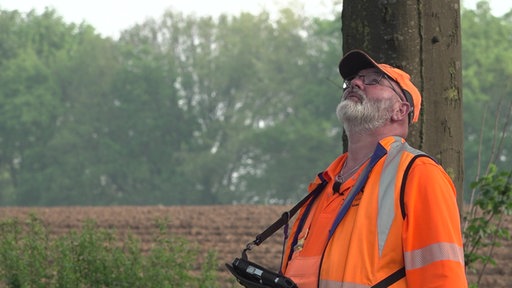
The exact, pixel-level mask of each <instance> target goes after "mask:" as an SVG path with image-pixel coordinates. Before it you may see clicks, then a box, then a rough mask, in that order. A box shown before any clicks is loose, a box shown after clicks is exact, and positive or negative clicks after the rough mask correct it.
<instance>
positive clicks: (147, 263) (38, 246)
mask: <svg viewBox="0 0 512 288" xmlns="http://www.w3.org/2000/svg"><path fill="white" fill-rule="evenodd" d="M198 250H199V249H197V248H195V247H191V245H189V243H188V242H187V241H186V240H184V239H182V238H175V237H172V238H171V237H168V236H167V235H166V233H165V229H164V225H161V227H160V232H159V233H158V235H156V238H155V244H154V245H153V247H151V249H150V250H149V251H148V252H147V253H142V251H141V243H140V241H139V240H138V239H137V238H135V237H133V236H127V237H126V239H123V240H121V239H119V236H118V235H116V233H115V231H109V230H105V229H99V228H98V227H97V225H96V224H95V223H94V222H92V221H87V222H86V223H84V226H83V227H82V229H80V231H75V230H72V231H70V232H69V233H67V234H64V235H61V236H55V237H51V235H50V233H49V232H48V230H47V229H46V228H45V227H44V225H43V223H42V222H41V221H40V220H39V219H38V218H37V217H36V216H31V217H30V219H29V220H27V222H26V223H21V222H20V221H19V220H18V219H17V218H13V219H7V220H3V221H2V222H0V287H13V288H14V287H16V288H17V287H45V288H51V287H59V288H60V287H62V288H64V287H66V288H68V287H173V288H181V287H186V288H193V287H198V288H206V287H218V286H217V275H216V255H215V253H213V252H209V253H208V255H207V256H206V258H205V259H204V260H203V261H202V264H201V266H199V265H198V264H196V263H197V262H198V256H199V251H198ZM193 271H201V272H196V273H194V272H193Z"/></svg>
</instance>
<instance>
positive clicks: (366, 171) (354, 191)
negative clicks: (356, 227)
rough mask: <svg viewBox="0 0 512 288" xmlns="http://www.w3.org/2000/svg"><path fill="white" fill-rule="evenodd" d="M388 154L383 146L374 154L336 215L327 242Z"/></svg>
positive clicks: (378, 147)
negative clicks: (377, 166)
mask: <svg viewBox="0 0 512 288" xmlns="http://www.w3.org/2000/svg"><path fill="white" fill-rule="evenodd" d="M386 154H387V150H386V149H385V148H384V147H382V146H381V145H378V146H377V148H376V149H375V152H373V154H372V156H371V158H370V163H368V165H366V167H365V168H364V171H363V173H362V174H361V176H359V178H358V179H357V182H356V184H355V185H354V186H353V187H352V189H351V190H350V193H349V194H348V197H347V199H346V200H345V202H343V205H342V206H341V208H340V211H339V212H338V215H336V218H335V219H334V222H333V223H332V226H331V229H329V237H328V238H327V242H329V239H331V237H332V235H333V234H334V231H336V228H337V227H338V225H339V224H340V223H341V220H343V217H345V215H346V214H347V212H348V209H349V208H350V206H352V202H353V201H354V199H355V198H356V195H357V194H359V192H360V191H361V190H362V188H363V187H364V185H365V184H366V181H367V180H368V176H369V175H370V171H371V170H372V169H373V167H374V166H375V164H377V162H379V160H380V159H381V158H382V157H384V155H386Z"/></svg>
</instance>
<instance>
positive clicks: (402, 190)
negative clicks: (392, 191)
mask: <svg viewBox="0 0 512 288" xmlns="http://www.w3.org/2000/svg"><path fill="white" fill-rule="evenodd" d="M420 157H428V158H430V159H432V160H433V161H434V162H436V163H437V161H436V160H435V159H433V158H432V157H430V156H429V155H427V154H418V155H415V156H414V157H413V158H412V159H411V161H409V163H408V164H407V167H406V168H405V171H404V175H403V176H402V184H401V185H400V211H401V212H402V219H404V220H405V216H407V215H406V214H405V184H406V182H407V181H406V180H407V176H408V175H409V171H410V170H411V167H412V164H413V163H414V161H416V159H418V158H420Z"/></svg>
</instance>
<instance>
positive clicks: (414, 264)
mask: <svg viewBox="0 0 512 288" xmlns="http://www.w3.org/2000/svg"><path fill="white" fill-rule="evenodd" d="M425 156H426V155H425V154H424V153H422V152H420V151H418V150H416V149H413V148H411V147H410V146H409V145H408V144H407V143H406V142H405V140H404V139H402V138H399V137H387V138H385V139H383V140H381V141H380V143H379V144H378V145H377V148H376V150H375V153H374V154H373V155H372V158H371V159H370V160H369V163H368V164H367V165H366V167H368V168H364V169H368V172H366V171H364V170H363V171H359V172H358V174H356V176H357V177H353V178H354V179H351V180H348V181H347V182H346V183H344V184H343V185H342V186H341V188H340V189H339V190H338V191H333V182H334V180H333V179H334V178H335V175H336V174H337V173H338V172H339V171H340V169H341V167H342V165H343V162H344V161H345V159H346V154H344V155H342V156H340V157H339V158H338V159H336V160H335V161H334V162H333V163H331V165H330V166H329V167H328V168H327V170H326V171H324V172H323V173H321V174H320V175H321V176H320V177H317V178H316V179H315V181H314V182H313V183H312V184H311V185H310V188H309V191H310V192H311V191H312V190H313V189H314V188H315V187H316V186H317V185H318V184H319V183H320V182H322V181H327V182H328V183H327V185H326V187H325V188H324V190H323V191H322V192H321V193H320V194H319V196H317V197H316V198H313V199H312V200H310V203H307V204H306V205H305V206H304V207H303V208H302V209H301V212H300V213H299V215H298V216H297V219H296V221H295V223H294V225H293V228H292V230H291V233H290V237H289V239H288V240H287V244H286V248H285V251H284V255H283V263H282V267H281V271H283V273H284V274H285V275H286V276H288V277H290V278H291V279H292V280H294V281H295V282H296V283H297V284H298V286H299V288H316V287H320V288H331V287H344V288H347V287H349V288H352V287H353V288H364V287H373V285H376V284H377V283H379V282H381V281H384V283H380V285H383V286H380V287H388V286H389V287H409V288H410V287H422V288H428V287H450V288H452V287H467V280H466V276H465V269H464V253H463V250H462V235H461V230H460V218H459V210H458V207H457V201H456V192H455V187H454V185H453V183H452V181H451V179H450V177H449V176H448V175H447V174H446V172H445V171H444V170H443V168H442V167H441V166H440V165H438V164H437V163H436V162H435V161H434V160H432V159H431V158H430V157H425ZM361 170H362V169H361ZM404 175H405V176H404ZM365 176H367V180H366V181H363V179H364V178H365ZM356 178H357V179H356ZM357 181H359V182H361V183H358V182H357ZM402 185H403V187H402ZM354 187H362V188H361V189H357V190H358V191H352V190H355V189H354ZM334 190H336V189H334ZM350 195H355V198H354V199H353V200H352V202H351V203H350V205H347V207H346V208H345V209H348V210H346V214H345V215H344V216H343V217H340V216H339V214H340V210H343V208H342V207H343V204H344V202H345V200H346V202H347V203H348V202H349V200H347V199H349V197H350ZM401 198H402V199H401ZM341 214H342V213H341ZM338 222H339V223H338ZM336 223H338V224H336ZM386 281H387V282H386ZM390 285H391V286H390Z"/></svg>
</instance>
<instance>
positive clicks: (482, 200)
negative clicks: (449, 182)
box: [463, 165, 512, 284]
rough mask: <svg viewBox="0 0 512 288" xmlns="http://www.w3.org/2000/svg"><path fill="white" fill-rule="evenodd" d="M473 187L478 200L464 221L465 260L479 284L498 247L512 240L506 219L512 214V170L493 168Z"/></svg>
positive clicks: (492, 166)
mask: <svg viewBox="0 0 512 288" xmlns="http://www.w3.org/2000/svg"><path fill="white" fill-rule="evenodd" d="M472 188H474V189H476V193H477V194H476V195H477V197H476V198H475V200H474V203H473V204H472V205H471V207H470V209H469V210H468V212H467V213H466V214H465V215H464V218H463V222H464V224H465V227H464V229H463V234H464V252H465V255H464V257H465V261H466V267H467V268H468V269H470V270H473V271H474V272H476V273H477V275H478V281H477V283H476V284H478V283H479V282H480V279H481V277H482V275H483V273H484V271H485V269H486V267H487V264H495V261H494V258H493V257H494V254H493V253H494V248H495V247H497V246H499V245H501V243H502V242H503V241H505V240H510V231H508V229H507V228H506V227H505V226H504V224H505V223H504V217H505V216H506V215H511V214H512V170H508V171H499V170H497V169H496V166H495V165H491V166H490V169H489V173H488V174H487V175H485V176H483V177H481V178H480V179H479V180H478V181H475V182H474V183H473V184H472ZM477 264H479V265H477Z"/></svg>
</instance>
